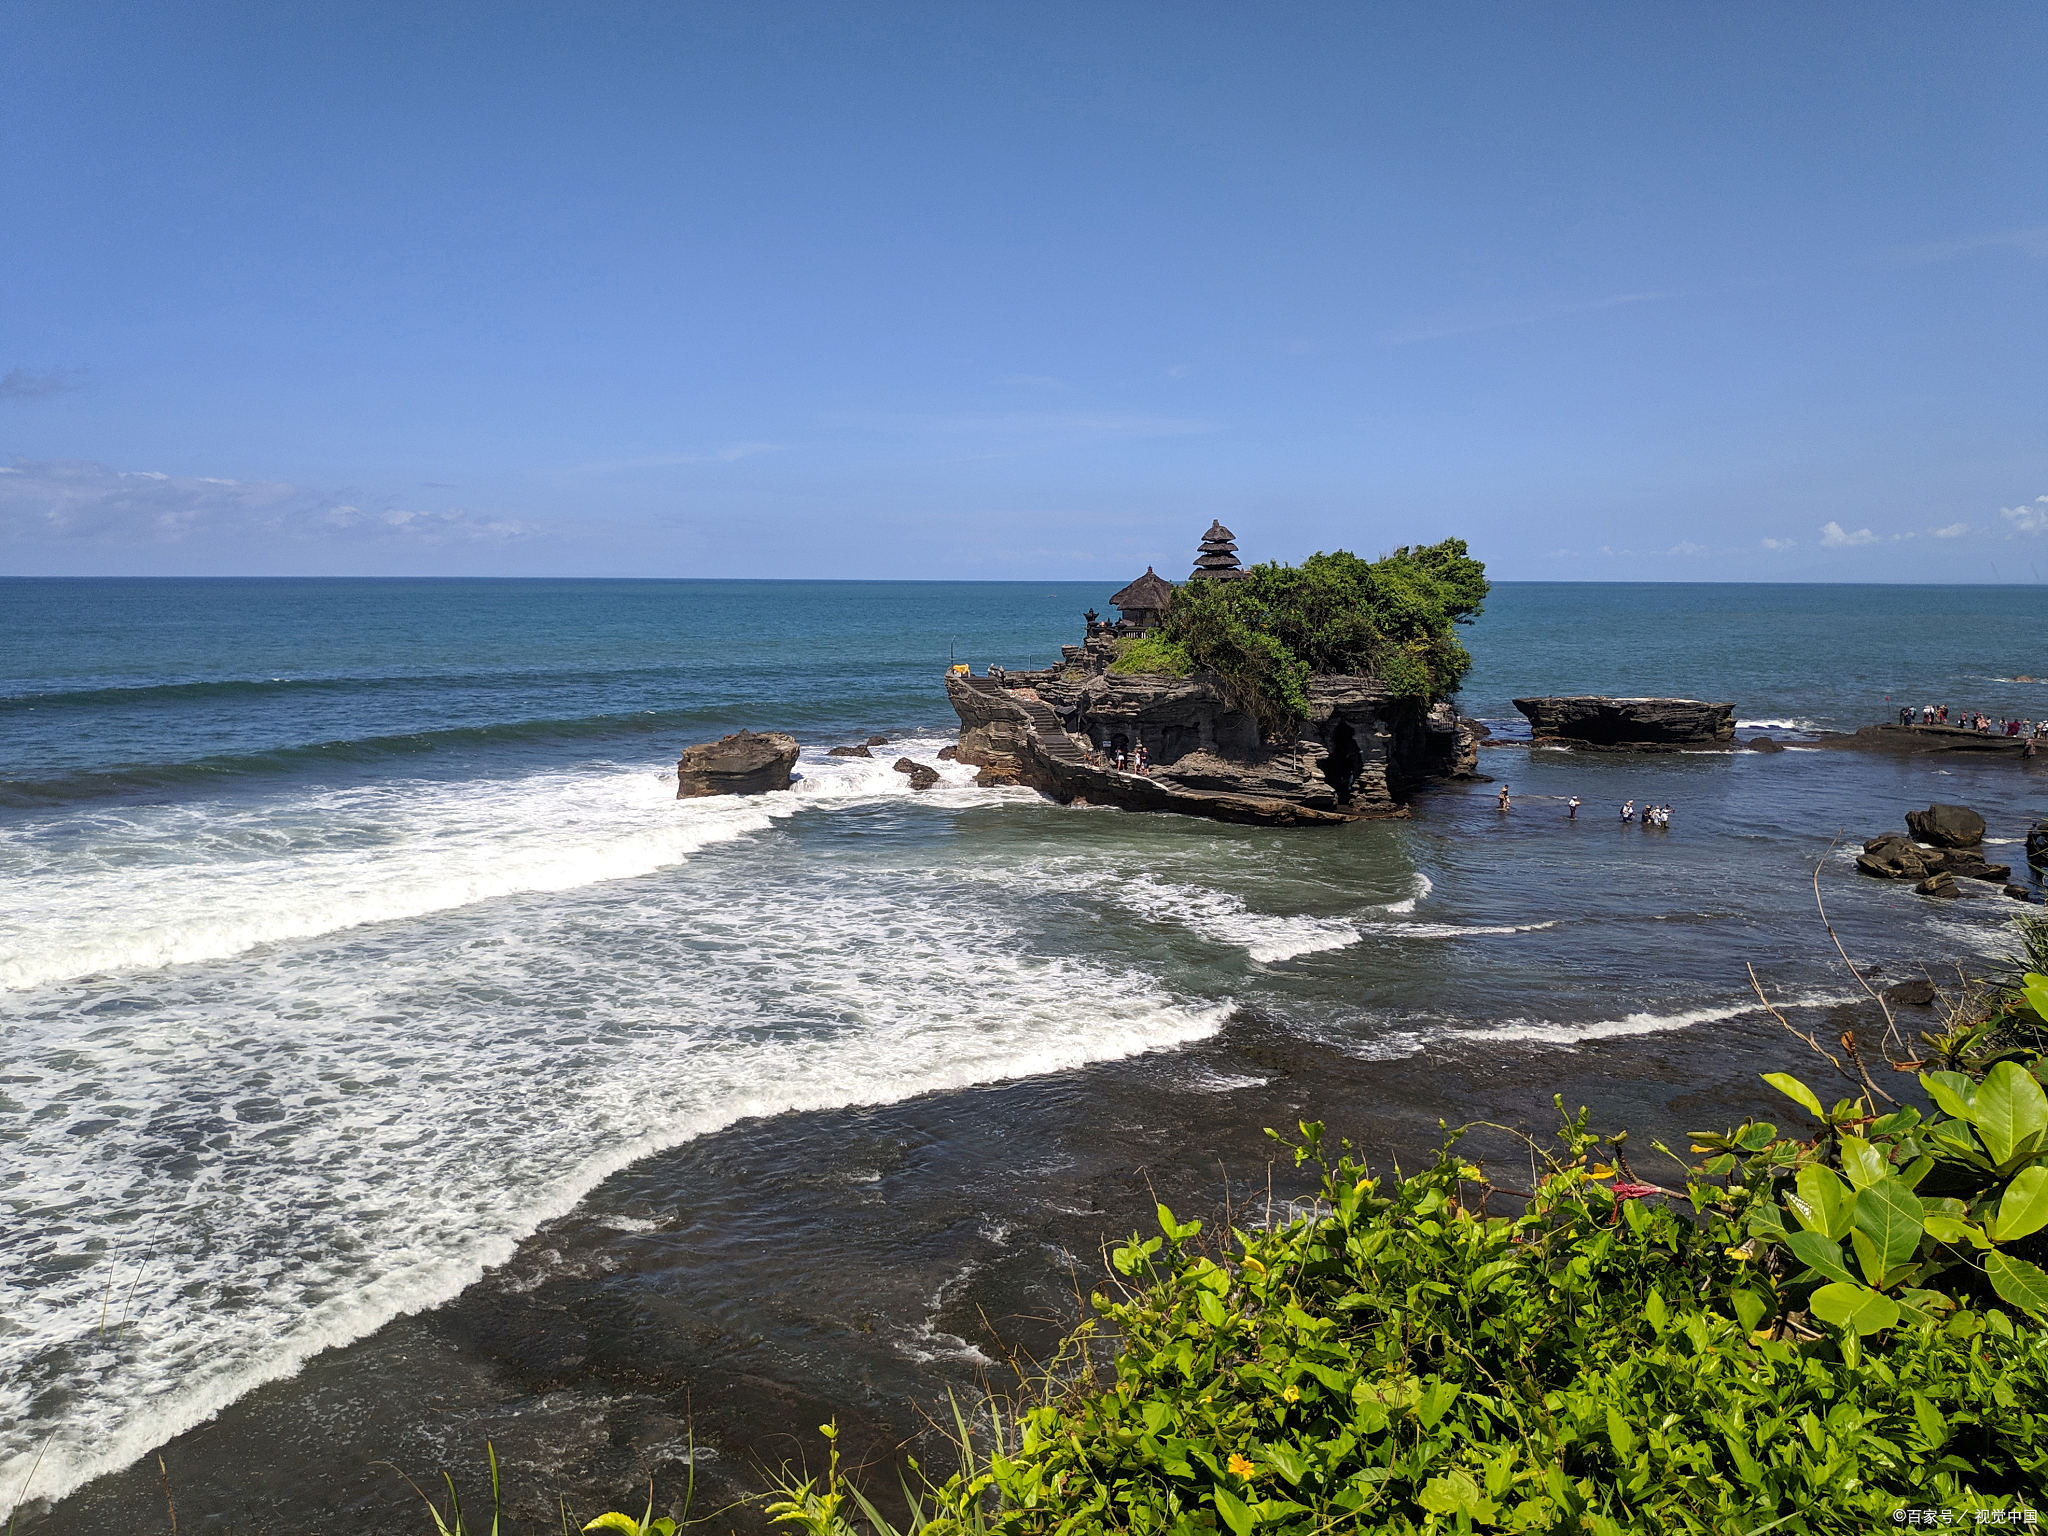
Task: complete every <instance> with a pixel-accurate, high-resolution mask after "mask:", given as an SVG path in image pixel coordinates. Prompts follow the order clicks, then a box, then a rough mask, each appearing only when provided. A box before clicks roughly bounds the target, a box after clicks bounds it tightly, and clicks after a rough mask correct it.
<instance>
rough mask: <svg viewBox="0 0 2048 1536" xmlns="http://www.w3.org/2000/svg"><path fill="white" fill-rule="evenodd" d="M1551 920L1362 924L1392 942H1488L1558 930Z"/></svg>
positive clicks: (1360, 926)
mask: <svg viewBox="0 0 2048 1536" xmlns="http://www.w3.org/2000/svg"><path fill="white" fill-rule="evenodd" d="M1556 926H1557V920H1556V919H1555V918H1552V919H1551V920H1550V921H1548V922H1542V923H1360V924H1359V925H1358V927H1359V930H1360V931H1361V932H1363V933H1374V934H1384V935H1385V936H1386V937H1388V938H1391V939H1485V938H1499V937H1502V936H1504V935H1506V934H1511V933H1540V932H1542V931H1543V930H1544V929H1545V928H1555V927H1556Z"/></svg>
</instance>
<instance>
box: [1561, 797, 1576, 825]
mask: <svg viewBox="0 0 2048 1536" xmlns="http://www.w3.org/2000/svg"><path fill="white" fill-rule="evenodd" d="M1564 814H1565V819H1566V820H1567V821H1577V820H1578V819H1579V797H1578V796H1577V795H1573V796H1572V798H1571V803H1570V804H1568V805H1566V806H1565V808H1564Z"/></svg>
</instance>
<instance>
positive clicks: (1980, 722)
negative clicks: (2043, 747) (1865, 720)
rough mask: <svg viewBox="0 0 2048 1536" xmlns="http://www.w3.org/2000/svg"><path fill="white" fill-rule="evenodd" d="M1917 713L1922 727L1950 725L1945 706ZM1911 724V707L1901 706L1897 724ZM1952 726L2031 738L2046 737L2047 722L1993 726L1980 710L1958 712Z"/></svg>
mask: <svg viewBox="0 0 2048 1536" xmlns="http://www.w3.org/2000/svg"><path fill="white" fill-rule="evenodd" d="M1919 713H1920V721H1919V723H1920V724H1922V725H1948V724H1950V723H1951V722H1950V720H1949V717H1948V706H1947V705H1946V704H1922V705H1921V706H1920V712H1919ZM1913 723H1914V722H1913V706H1912V705H1910V704H1905V705H1901V706H1900V708H1899V724H1901V725H1911V724H1913ZM1953 724H1954V725H1955V727H1956V729H1957V730H1962V731H1980V732H1982V733H1983V734H1985V735H1987V736H1992V735H1996V736H2030V737H2031V736H2041V735H2048V720H2003V719H2001V720H2000V721H1999V722H1998V723H1997V724H1996V725H1995V726H1994V725H1993V724H1992V722H1991V717H1990V716H1989V715H1987V714H1985V713H1984V711H1983V710H1981V709H1978V710H1968V709H1966V710H1962V711H1960V712H1959V713H1958V714H1957V715H1956V718H1955V720H1954V722H1953Z"/></svg>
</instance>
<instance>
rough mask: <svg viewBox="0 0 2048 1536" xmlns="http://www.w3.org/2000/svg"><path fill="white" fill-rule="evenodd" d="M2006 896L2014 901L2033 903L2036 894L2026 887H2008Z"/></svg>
mask: <svg viewBox="0 0 2048 1536" xmlns="http://www.w3.org/2000/svg"><path fill="white" fill-rule="evenodd" d="M2005 894H2006V895H2008V896H2010V897H2011V898H2012V899H2013V900H2014V901H2032V900H2033V899H2034V893H2033V892H2032V891H2030V890H2028V889H2027V888H2026V887H2025V886H2024V885H2008V886H2007V887H2006V888H2005Z"/></svg>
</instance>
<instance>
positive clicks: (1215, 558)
mask: <svg viewBox="0 0 2048 1536" xmlns="http://www.w3.org/2000/svg"><path fill="white" fill-rule="evenodd" d="M1193 574H1194V575H1196V576H1202V577H1207V578H1208V579H1209V580H1211V581H1234V580H1235V579H1236V578H1238V577H1240V576H1242V575H1243V574H1244V566H1243V565H1242V564H1240V563H1239V561H1238V558H1237V535H1236V534H1234V533H1232V532H1231V531H1230V530H1229V529H1228V528H1226V527H1224V526H1223V524H1222V523H1221V522H1220V521H1212V522H1211V523H1210V524H1209V531H1208V532H1207V533H1205V534H1203V535H1202V547H1201V551H1200V553H1198V554H1197V555H1196V556H1195V569H1194V572H1193Z"/></svg>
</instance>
